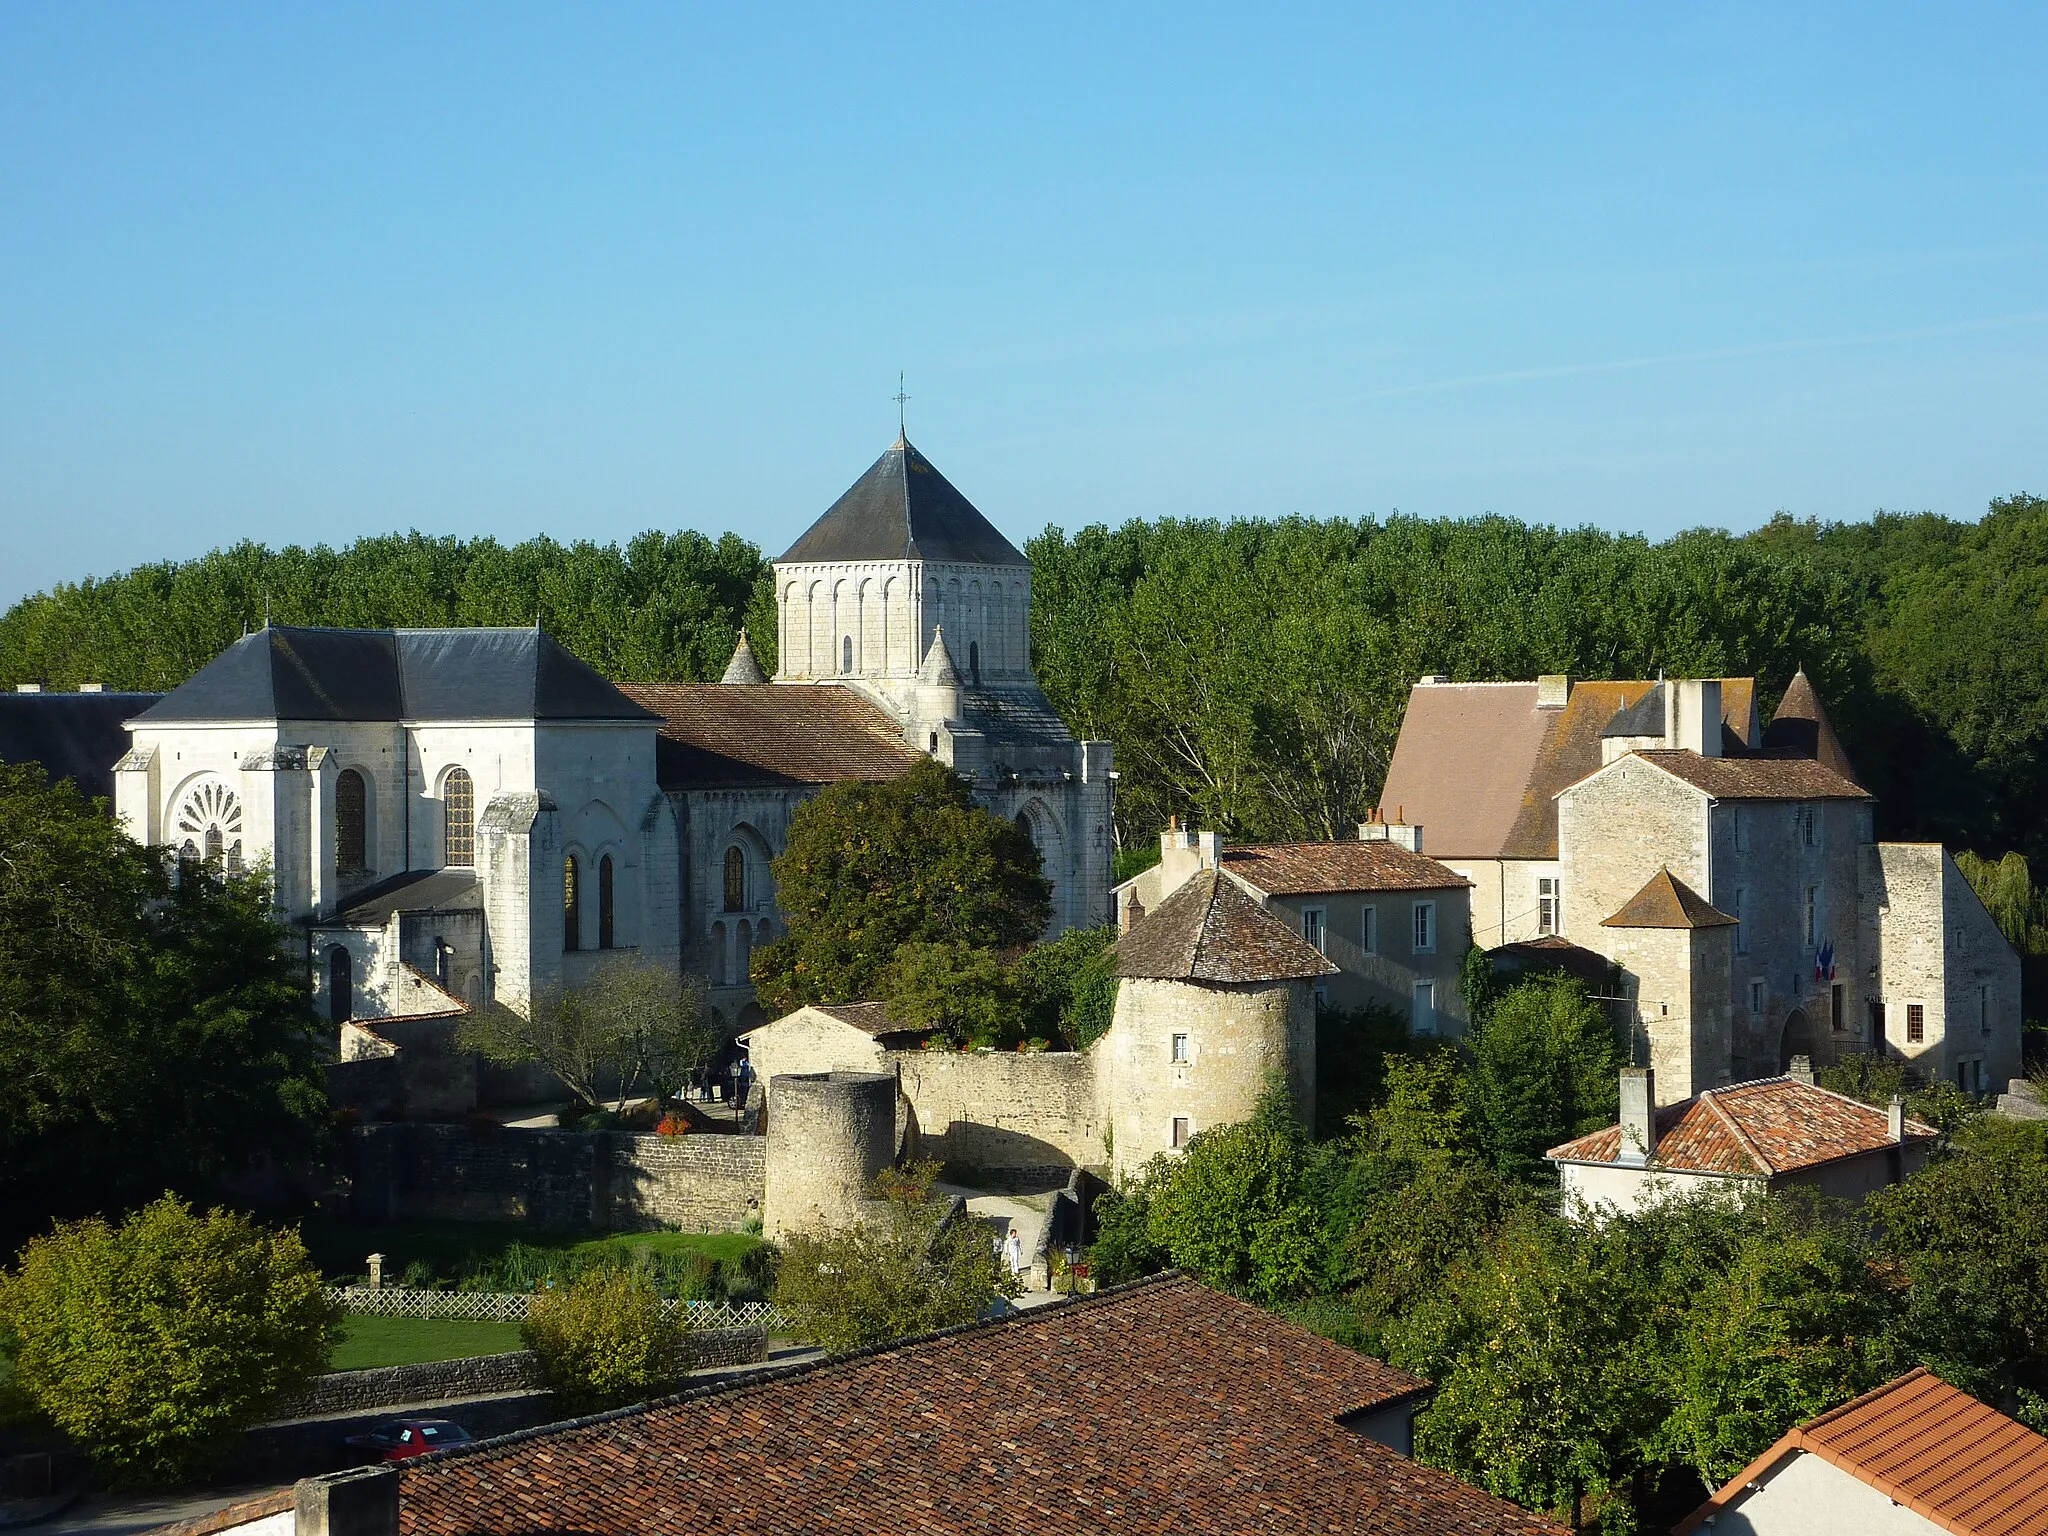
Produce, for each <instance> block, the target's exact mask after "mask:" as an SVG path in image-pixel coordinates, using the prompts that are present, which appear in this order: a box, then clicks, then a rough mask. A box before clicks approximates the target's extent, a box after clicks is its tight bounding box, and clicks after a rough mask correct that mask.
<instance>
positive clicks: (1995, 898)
mask: <svg viewBox="0 0 2048 1536" xmlns="http://www.w3.org/2000/svg"><path fill="white" fill-rule="evenodd" d="M1956 867H1957V868H1958V869H1960V870H1961V871H1962V872H1963V878H1964V879H1965V880H1968V881H1969V882H1970V888H1971V889H1972V890H1974V891H1975V892H1976V893H1977V899H1978V900H1979V901H1981V902H1983V903H1984V909H1985V910H1986V911H1987V912H1989V913H1990V914H1991V920H1992V921H1993V922H1995V923H1996V924H1998V930H1999V932H2001V933H2003V934H2004V935H2005V936H2006V938H2008V939H2010V940H2011V941H2012V947H2013V948H2014V949H2017V950H2018V951H2019V952H2020V953H2021V954H2023V955H2044V954H2048V892H2043V891H2042V890H2040V889H2039V888H2038V887H2036V886H2035V884H2034V877H2033V874H2032V872H2031V871H2030V870H2029V869H2028V867H2027V861H2026V857H2025V856H2024V855H2022V854H2018V853H2008V854H2007V855H2006V856H2005V857H2004V858H2002V859H1986V858H1980V857H1979V856H1978V855H1976V854H1974V853H1971V852H1969V851H1968V850H1967V849H1966V850H1965V851H1963V852H1961V853H1959V854H1957V855H1956Z"/></svg>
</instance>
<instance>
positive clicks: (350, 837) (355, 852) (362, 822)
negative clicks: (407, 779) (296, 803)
mask: <svg viewBox="0 0 2048 1536" xmlns="http://www.w3.org/2000/svg"><path fill="white" fill-rule="evenodd" d="M369 815H370V793H369V787H368V786H367V785H365V784H364V783H363V776H362V775H361V774H360V773H358V772H356V770H355V769H353V768H344V769H342V771H341V776H340V777H339V778H337V779H336V780H335V781H334V867H335V868H336V869H344V870H355V869H368V868H369V867H370V845H369Z"/></svg>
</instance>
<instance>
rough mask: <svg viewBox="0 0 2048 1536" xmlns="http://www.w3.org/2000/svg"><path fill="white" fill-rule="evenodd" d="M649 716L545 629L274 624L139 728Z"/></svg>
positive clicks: (219, 660) (211, 665) (150, 712)
mask: <svg viewBox="0 0 2048 1536" xmlns="http://www.w3.org/2000/svg"><path fill="white" fill-rule="evenodd" d="M650 718H652V717H651V716H649V715H648V714H647V713H646V712H645V711H644V710H642V709H641V708H640V707H639V706H638V705H636V704H634V703H633V701H632V700H630V699H628V698H626V697H625V696H624V695H623V694H622V693H621V692H620V691H619V690H618V689H617V688H616V687H614V686H613V685H612V684H611V683H609V682H607V681H606V680H605V679H604V678H603V677H602V676H601V675H599V673H598V672H597V671H596V669H594V668H593V667H590V666H589V665H587V664H586V663H584V662H582V661H580V660H578V659H577V658H576V657H575V656H573V655H571V654H570V652H569V651H568V650H567V649H566V648H565V647H564V646H563V645H562V644H561V643H560V642H559V641H557V640H555V639H554V638H553V637H552V636H550V635H547V634H545V633H544V632H542V631H541V630H539V629H537V628H536V629H311V628H303V629H302V628H298V627H296V626H290V625H275V626H271V627H269V628H265V629H260V630H257V631H256V632H255V633H254V634H249V635H244V636H243V637H242V638H241V639H239V640H237V641H236V642H235V643H234V644H233V645H231V646H229V647H228V648H227V649H226V650H225V651H222V652H221V653H220V655H218V656H216V657H214V659H213V660H212V661H210V662H208V663H207V664H206V665H205V666H203V667H201V668H200V669H199V670H198V671H197V672H195V673H193V674H192V676H191V677H190V678H188V679H187V680H186V681H185V682H184V683H183V684H182V685H180V686H179V687H178V688H176V689H174V690H172V692H171V693H169V694H167V695H166V696H165V697H164V698H163V699H162V700H161V701H160V702H159V703H157V704H156V705H154V706H153V707H151V708H149V709H146V710H144V711H143V712H142V713H141V714H139V715H137V716H136V717H135V723H137V724H142V725H167V724H172V723H177V722H182V721H239V720H248V721H265V720H323V721H335V722H353V721H385V720H390V721H398V720H645V719H650Z"/></svg>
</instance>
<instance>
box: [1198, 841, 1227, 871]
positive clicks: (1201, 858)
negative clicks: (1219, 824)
mask: <svg viewBox="0 0 2048 1536" xmlns="http://www.w3.org/2000/svg"><path fill="white" fill-rule="evenodd" d="M1195 864H1196V867H1197V868H1198V869H1220V868H1222V867H1223V834H1222V833H1221V832H1197V833H1196V834H1195Z"/></svg>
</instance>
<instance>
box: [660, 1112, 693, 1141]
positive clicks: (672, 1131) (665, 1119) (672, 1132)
mask: <svg viewBox="0 0 2048 1536" xmlns="http://www.w3.org/2000/svg"><path fill="white" fill-rule="evenodd" d="M654 1134H655V1135H657V1136H687V1135H689V1134H690V1121H689V1117H688V1116H686V1115H684V1114H682V1113H681V1112H680V1111H678V1110H673V1109H672V1110H670V1111H669V1112H668V1113H667V1114H665V1115H663V1116H662V1117H661V1119H660V1120H659V1121H658V1122H657V1123H656V1125H655V1127H654Z"/></svg>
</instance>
